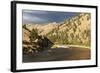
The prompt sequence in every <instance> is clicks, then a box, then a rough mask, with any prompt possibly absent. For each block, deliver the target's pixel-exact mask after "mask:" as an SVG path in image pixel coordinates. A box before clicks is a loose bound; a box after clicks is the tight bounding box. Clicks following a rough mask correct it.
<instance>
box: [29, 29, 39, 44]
mask: <svg viewBox="0 0 100 73" xmlns="http://www.w3.org/2000/svg"><path fill="white" fill-rule="evenodd" d="M36 38H38V33H37V30H36V29H32V31H31V32H30V42H31V43H32V42H33V41H34V40H35V39H36Z"/></svg>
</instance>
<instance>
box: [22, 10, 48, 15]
mask: <svg viewBox="0 0 100 73" xmlns="http://www.w3.org/2000/svg"><path fill="white" fill-rule="evenodd" d="M23 13H26V14H48V12H47V11H39V10H34V11H33V10H23Z"/></svg>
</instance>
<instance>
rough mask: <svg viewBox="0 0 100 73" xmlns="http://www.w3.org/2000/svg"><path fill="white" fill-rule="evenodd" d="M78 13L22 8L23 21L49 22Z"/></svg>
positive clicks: (58, 20) (59, 20) (62, 19)
mask: <svg viewBox="0 0 100 73" xmlns="http://www.w3.org/2000/svg"><path fill="white" fill-rule="evenodd" d="M77 15H79V13H75V12H57V11H39V10H23V16H22V17H23V23H51V22H62V21H64V20H65V19H69V18H71V17H73V16H77Z"/></svg>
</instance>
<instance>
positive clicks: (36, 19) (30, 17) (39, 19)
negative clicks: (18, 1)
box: [23, 14, 48, 23]
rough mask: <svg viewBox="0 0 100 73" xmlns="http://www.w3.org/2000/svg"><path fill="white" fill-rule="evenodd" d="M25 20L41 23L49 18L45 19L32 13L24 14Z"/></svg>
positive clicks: (25, 21) (26, 21)
mask: <svg viewBox="0 0 100 73" xmlns="http://www.w3.org/2000/svg"><path fill="white" fill-rule="evenodd" d="M23 22H24V23H37V22H38V23H41V22H48V19H44V18H42V17H39V16H35V15H31V14H23Z"/></svg>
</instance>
